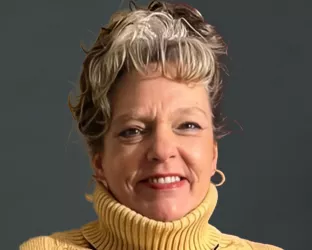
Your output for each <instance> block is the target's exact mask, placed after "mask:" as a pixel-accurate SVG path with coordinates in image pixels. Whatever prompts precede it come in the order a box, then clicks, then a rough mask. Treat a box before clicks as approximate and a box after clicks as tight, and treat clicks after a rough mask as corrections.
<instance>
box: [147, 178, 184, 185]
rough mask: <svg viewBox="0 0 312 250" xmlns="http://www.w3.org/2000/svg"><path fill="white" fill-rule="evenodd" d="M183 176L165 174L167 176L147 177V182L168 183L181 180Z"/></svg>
mask: <svg viewBox="0 0 312 250" xmlns="http://www.w3.org/2000/svg"><path fill="white" fill-rule="evenodd" d="M182 179H183V178H182V177H180V176H167V177H152V178H148V179H147V181H148V182H149V183H159V184H168V183H175V182H179V181H181V180H182Z"/></svg>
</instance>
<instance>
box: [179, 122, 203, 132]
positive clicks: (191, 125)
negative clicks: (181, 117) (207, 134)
mask: <svg viewBox="0 0 312 250" xmlns="http://www.w3.org/2000/svg"><path fill="white" fill-rule="evenodd" d="M178 129H186V130H192V129H201V126H199V125H198V123H195V122H184V123H182V124H181V125H180V126H179V127H178Z"/></svg>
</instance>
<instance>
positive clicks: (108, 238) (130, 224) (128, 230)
mask: <svg viewBox="0 0 312 250" xmlns="http://www.w3.org/2000/svg"><path fill="white" fill-rule="evenodd" d="M217 199H218V192H217V189H216V187H215V186H214V185H210V188H209V192H208V193H207V196H206V197H205V199H204V200H203V202H202V203H201V204H200V205H199V206H198V207H197V208H196V209H194V210H193V211H191V212H190V213H189V214H188V215H186V216H185V217H183V218H182V219H180V220H177V221H173V222H159V221H155V220H151V219H148V218H146V217H144V216H142V215H140V214H138V213H136V212H134V211H133V210H131V209H129V208H127V207H125V206H124V205H122V204H120V203H118V202H117V201H116V200H115V199H114V198H113V197H112V196H111V195H110V194H109V192H107V191H106V190H105V188H103V187H102V186H101V185H99V184H97V185H96V188H95V191H94V194H93V204H94V208H95V211H96V213H97V215H98V220H97V221H93V222H91V223H88V224H86V225H84V226H82V227H81V228H80V229H76V230H71V231H66V232H60V233H54V234H52V235H51V236H40V237H35V238H32V239H30V240H28V241H26V242H25V243H23V244H22V245H21V246H20V250H56V249H59V250H65V249H66V250H91V249H96V250H165V249H166V250H213V249H216V250H265V249H266V250H282V249H281V248H278V247H275V246H272V245H267V244H260V243H255V242H251V241H248V240H244V239H241V238H239V237H236V236H232V235H227V234H222V233H221V232H220V231H219V230H218V229H216V228H215V227H213V226H212V225H210V224H209V223H208V220H209V218H210V216H211V214H212V212H213V210H214V209H215V206H216V203H217Z"/></svg>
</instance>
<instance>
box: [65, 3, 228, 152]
mask: <svg viewBox="0 0 312 250" xmlns="http://www.w3.org/2000/svg"><path fill="white" fill-rule="evenodd" d="M84 51H85V53H86V57H85V60H84V62H83V68H82V72H81V75H80V93H79V95H78V97H77V100H75V103H73V102H72V101H71V100H70V99H69V107H70V110H71V112H72V114H73V117H74V119H75V120H76V121H77V123H78V128H79V131H80V132H81V133H82V135H83V136H84V137H85V139H86V142H87V145H88V148H89V150H90V154H92V155H94V154H96V153H99V152H101V151H102V150H103V137H104V135H105V133H106V131H107V130H108V128H109V125H110V120H111V103H110V100H111V98H110V95H111V93H112V91H113V89H114V86H115V84H116V82H117V81H118V79H119V78H120V77H121V76H122V75H123V74H125V73H126V72H129V71H133V70H135V71H137V72H140V73H146V72H147V66H148V65H149V64H151V63H152V64H156V65H157V68H158V69H160V70H161V73H162V74H163V76H164V77H168V78H169V79H172V80H175V81H179V82H185V83H188V82H198V81H202V82H203V83H204V84H205V87H206V89H207V91H208V94H209V101H210V104H211V108H212V116H213V132H214V138H215V140H217V139H220V138H221V137H223V136H224V135H225V134H226V132H225V131H224V126H223V121H224V119H223V118H222V117H221V112H220V100H221V99H222V96H223V94H222V92H223V91H222V90H223V88H222V86H223V84H222V81H221V72H222V71H223V69H225V68H224V65H223V64H222V63H221V60H220V57H221V56H222V55H226V54H227V47H226V44H225V43H224V41H223V39H222V38H221V36H220V35H219V34H218V33H217V32H216V30H215V29H214V27H213V26H212V25H210V24H208V23H207V22H205V20H204V18H203V16H202V15H201V13H200V12H199V11H198V10H196V9H194V8H192V7H190V6H188V5H185V4H175V3H166V2H160V1H152V2H151V3H150V4H149V5H148V6H147V7H145V8H141V7H140V8H139V7H137V6H136V5H135V4H133V2H131V4H130V8H129V10H126V11H120V12H117V13H115V14H113V16H112V17H111V19H110V21H109V23H108V25H107V26H106V27H102V28H101V30H100V32H99V35H98V37H97V39H96V41H95V43H94V44H93V46H92V47H91V49H90V50H85V49H84ZM169 64H170V65H174V66H175V67H174V71H175V72H174V73H172V70H170V72H169V71H168V67H167V66H168V65H169Z"/></svg>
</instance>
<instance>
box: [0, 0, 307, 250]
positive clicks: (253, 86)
mask: <svg viewBox="0 0 312 250" xmlns="http://www.w3.org/2000/svg"><path fill="white" fill-rule="evenodd" d="M183 1H184V0H183ZM185 2H187V3H189V4H191V5H193V6H194V7H196V8H198V9H199V10H200V11H201V12H202V14H203V15H204V17H205V18H206V20H207V22H209V23H211V24H213V25H214V26H216V28H217V30H218V31H219V32H220V33H221V34H222V35H223V37H224V39H225V41H226V42H227V43H228V45H229V51H228V52H229V60H228V61H229V63H228V68H229V72H230V76H229V77H227V78H226V81H225V84H226V93H225V99H224V113H225V115H226V116H227V120H228V124H229V127H230V128H231V130H232V133H231V135H228V136H227V137H225V138H224V139H222V140H221V141H220V142H219V148H220V153H219V155H220V156H219V157H220V158H219V165H218V166H219V168H220V169H221V170H223V171H224V173H225V174H226V177H227V182H226V184H225V185H224V186H222V187H220V188H219V203H218V206H217V209H216V211H215V213H214V215H213V217H212V220H211V223H212V224H214V225H215V226H216V227H217V228H219V229H220V230H221V231H222V232H224V233H229V234H234V235H238V236H240V237H243V238H247V239H250V240H254V241H260V242H267V243H271V244H275V245H278V246H280V247H283V248H285V249H294V250H297V249H309V248H310V246H311V244H312V243H311V242H310V238H309V237H310V234H311V223H312V220H311V209H312V205H311V191H312V190H311V184H310V183H309V181H310V180H311V177H312V171H311V168H312V164H311V163H312V160H311V142H312V140H311V139H312V132H311V126H312V111H311V108H312V100H311V93H312V87H311V86H312V84H311V71H312V69H311V56H312V53H311V52H312V50H311V44H312V34H311V28H312V14H311V13H312V2H311V1H304V0H274V1H272V0H261V1H260V0H258V1H247V0H209V1H208V0H206V1H203V0H197V1H196V0H189V1H187V0H185ZM138 3H142V4H145V3H147V1H139V2H138ZM120 5H121V4H120V1H104V0H102V1H99V0H90V1H82V0H75V1H73V0H67V1H61V0H54V1H47V0H44V1H42V0H29V1H21V0H15V1H13V0H12V1H2V2H1V4H0V36H1V40H0V43H1V47H0V51H1V53H0V72H1V74H0V76H1V88H0V114H1V116H0V117H1V118H0V119H1V122H0V135H1V140H0V149H1V150H0V152H1V153H0V164H1V165H0V166H1V168H0V197H1V206H0V225H1V226H0V235H1V236H0V238H1V249H17V248H18V245H19V244H20V243H22V242H23V241H25V240H27V239H28V238H29V237H33V236H37V235H47V234H50V233H52V232H55V231H62V230H67V229H71V228H75V227H80V226H81V225H83V224H84V223H87V222H88V221H90V220H93V219H95V218H96V217H95V214H94V212H93V208H92V205H91V204H90V203H88V202H87V201H86V200H85V198H84V194H85V193H86V192H90V191H91V189H90V187H88V182H89V180H90V177H91V174H92V173H91V168H90V164H89V160H88V156H87V154H86V151H85V148H84V145H83V142H82V140H81V139H80V137H79V135H78V133H77V132H76V129H75V124H74V123H73V121H72V117H71V114H70V112H69V110H68V108H67V95H68V93H69V92H70V91H71V90H72V89H73V88H74V86H76V84H77V81H78V76H79V73H80V69H81V64H82V61H83V58H84V53H83V52H82V50H81V49H80V43H81V42H83V43H84V44H86V45H87V46H90V45H91V44H92V42H93V41H94V40H95V38H96V36H97V34H98V31H99V30H100V27H101V26H103V25H105V24H106V23H107V22H108V19H109V17H110V15H111V14H112V13H113V12H114V11H116V10H118V9H120V8H121V7H127V4H126V3H124V4H122V6H120ZM241 127H242V128H241Z"/></svg>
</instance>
